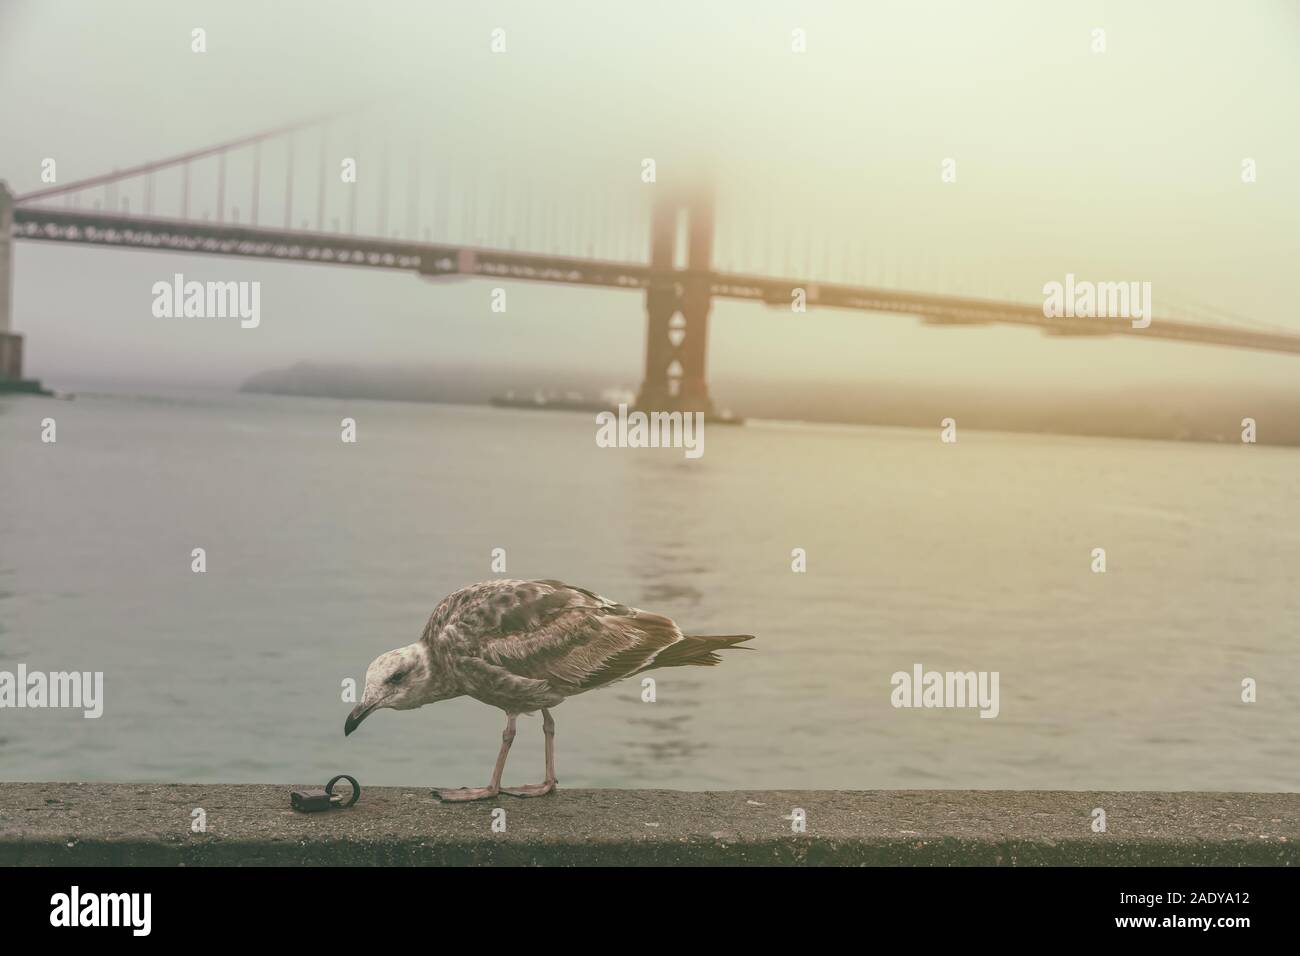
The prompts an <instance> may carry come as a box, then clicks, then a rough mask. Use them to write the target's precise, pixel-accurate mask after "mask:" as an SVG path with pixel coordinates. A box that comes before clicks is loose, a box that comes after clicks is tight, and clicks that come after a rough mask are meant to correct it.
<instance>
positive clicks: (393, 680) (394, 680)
mask: <svg viewBox="0 0 1300 956" xmlns="http://www.w3.org/2000/svg"><path fill="white" fill-rule="evenodd" d="M404 677H406V671H398V672H397V673H396V674H391V675H389V678H388V681H387V683H389V684H400V683H401V682H402V679H403V678H404Z"/></svg>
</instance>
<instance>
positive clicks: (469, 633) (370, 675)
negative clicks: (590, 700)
mask: <svg viewBox="0 0 1300 956" xmlns="http://www.w3.org/2000/svg"><path fill="white" fill-rule="evenodd" d="M752 639H753V635H752V634H731V635H726V636H719V637H701V636H697V635H686V634H683V633H682V632H681V629H680V628H678V626H677V625H676V624H674V623H673V622H672V621H671V620H670V619H669V618H666V617H664V616H663V615H660V614H651V613H649V612H647V611H642V610H639V609H637V608H634V607H628V606H627V605H624V604H616V603H615V602H613V601H610V600H607V599H606V598H603V597H601V596H600V595H599V594H596V593H595V592H594V591H588V590H586V589H585V588H579V587H571V586H569V585H567V584H565V583H564V582H563V581H555V580H544V581H513V580H498V581H485V582H483V583H481V584H471V585H470V586H469V587H466V588H461V589H460V590H459V591H456V592H455V593H454V594H451V595H449V596H448V597H446V598H444V599H443V601H442V603H441V604H439V605H438V606H437V607H436V608H435V609H434V611H433V614H431V615H430V616H429V623H428V624H426V625H425V627H424V633H423V634H422V635H420V639H419V640H418V641H416V642H415V643H414V644H408V645H406V646H405V647H399V648H396V649H395V650H391V651H388V652H387V653H385V654H380V655H379V656H378V657H376V658H375V659H374V660H373V661H372V662H371V663H370V666H369V667H368V668H366V689H365V692H364V693H363V694H362V697H361V703H359V704H357V706H356V707H355V708H353V710H352V713H350V714H348V719H347V721H346V723H344V725H343V735H344V736H345V737H346V736H348V735H349V734H351V733H352V731H354V730H356V729H357V727H358V726H360V724H361V722H362V721H363V720H365V719H366V717H368V716H369V715H370V714H372V713H373V712H374V711H376V710H380V709H383V708H385V707H387V708H391V709H393V710H414V709H415V708H416V707H423V706H424V705H425V704H432V703H434V702H435V701H439V700H449V699H451V698H453V697H472V698H474V699H475V700H478V701H482V702H483V703H485V704H491V705H492V706H493V707H500V708H501V709H502V710H503V711H505V714H506V729H505V731H504V732H503V733H502V734H501V751H500V753H498V754H497V762H496V766H494V767H493V768H492V780H491V782H490V783H489V784H488V785H487V786H486V787H461V788H458V789H439V790H434V795H435V796H436V797H438V798H439V799H440V800H444V801H449V802H460V801H465V800H486V799H490V798H492V797H495V796H496V795H497V794H499V793H506V794H510V795H511V796H515V797H540V796H544V795H545V794H548V793H551V792H552V791H554V790H555V784H556V783H557V780H556V777H555V721H554V719H552V717H551V708H552V707H555V706H556V705H557V704H559V703H560V702H561V701H563V700H564V699H565V698H566V697H572V696H573V695H575V694H581V693H583V692H584V691H589V690H593V689H595V688H597V687H604V686H605V685H607V684H612V683H613V682H614V681H618V680H622V679H623V678H625V677H631V676H632V675H633V674H640V673H641V672H642V671H648V670H651V669H653V668H656V667H679V666H682V665H686V664H693V665H705V666H708V665H712V664H717V663H719V662H720V661H721V658H720V657H718V655H717V653H715V652H716V651H718V650H721V649H722V648H726V647H733V646H735V645H737V644H740V643H741V642H743V641H748V640H752ZM741 650H744V648H741ZM537 710H541V712H542V733H543V734H544V735H545V738H546V779H545V780H544V781H543V782H542V783H538V784H530V785H528V786H525V787H512V788H503V787H502V786H501V773H502V771H503V770H505V766H506V756H507V755H508V754H509V753H510V744H511V743H512V742H513V741H514V739H515V718H517V717H518V716H519V715H520V714H528V713H532V712H534V711H537Z"/></svg>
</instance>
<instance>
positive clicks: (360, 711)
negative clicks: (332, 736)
mask: <svg viewBox="0 0 1300 956" xmlns="http://www.w3.org/2000/svg"><path fill="white" fill-rule="evenodd" d="M374 709H375V705H374V704H371V705H370V706H366V705H365V704H357V706H355V707H353V708H352V713H350V714H348V719H347V720H346V721H345V722H344V724H343V736H344V737H346V736H348V735H349V734H350V733H352V731H354V730H356V729H357V728H358V727H360V726H361V721H363V720H365V719H366V716H367V715H368V714H369V713H370V712H371V711H372V710H374Z"/></svg>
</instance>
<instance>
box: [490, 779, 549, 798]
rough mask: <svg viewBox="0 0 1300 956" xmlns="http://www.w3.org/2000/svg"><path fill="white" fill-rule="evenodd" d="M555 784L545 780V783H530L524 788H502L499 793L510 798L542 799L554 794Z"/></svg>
mask: <svg viewBox="0 0 1300 956" xmlns="http://www.w3.org/2000/svg"><path fill="white" fill-rule="evenodd" d="M556 782H557V781H555V780H547V781H546V782H545V783H530V784H528V785H527V786H525V787H502V788H501V792H502V793H505V794H509V795H510V796H512V797H544V796H546V795H547V794H548V793H554V792H555V784H556Z"/></svg>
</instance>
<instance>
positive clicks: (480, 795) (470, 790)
mask: <svg viewBox="0 0 1300 956" xmlns="http://www.w3.org/2000/svg"><path fill="white" fill-rule="evenodd" d="M500 792H501V790H500V788H498V787H458V788H456V789H454V790H438V789H435V790H434V791H433V795H434V797H435V798H437V799H438V800H441V801H442V802H443V803H467V802H468V801H470V800H490V799H491V798H492V797H495V796H496V795H497V794H498V793H500Z"/></svg>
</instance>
